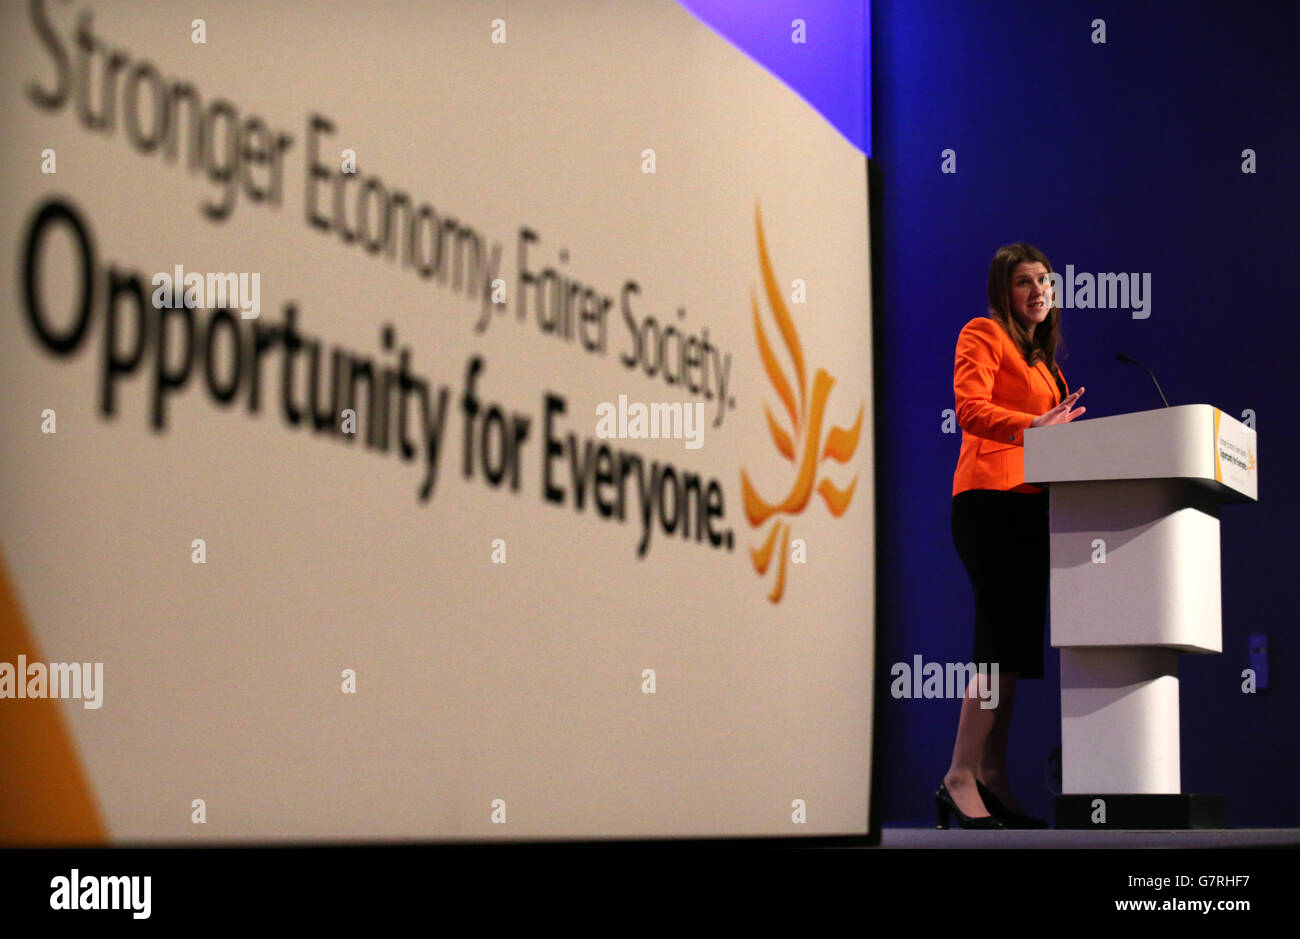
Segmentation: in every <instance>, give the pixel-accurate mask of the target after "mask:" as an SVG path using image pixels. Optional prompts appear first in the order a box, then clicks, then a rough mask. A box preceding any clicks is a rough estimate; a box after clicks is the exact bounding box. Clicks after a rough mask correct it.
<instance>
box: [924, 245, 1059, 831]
mask: <svg viewBox="0 0 1300 939" xmlns="http://www.w3.org/2000/svg"><path fill="white" fill-rule="evenodd" d="M1051 271H1052V266H1051V263H1050V262H1049V261H1048V260H1047V257H1046V256H1045V255H1044V254H1043V253H1042V252H1041V251H1039V250H1038V249H1037V248H1035V247H1033V246H1032V245H1027V244H1013V245H1007V246H1006V247H1004V248H1000V249H999V250H998V253H997V254H996V255H994V256H993V263H992V264H991V265H990V266H989V316H987V317H984V316H981V317H976V318H975V319H973V320H971V321H970V322H969V323H967V324H966V325H965V326H964V327H963V328H962V331H961V334H960V335H959V336H958V337H957V355H956V361H955V364H954V367H953V379H952V385H953V392H954V394H955V395H956V402H957V407H956V411H957V423H958V424H959V425H960V426H961V429H962V438H961V453H960V454H959V455H958V457H957V470H956V472H955V473H954V474H953V480H952V538H953V543H954V544H955V545H956V547H957V553H958V554H959V555H960V556H961V560H962V564H964V565H965V567H966V572H967V574H969V575H970V582H971V587H972V588H973V590H974V594H975V651H974V657H973V661H974V662H975V664H976V665H977V666H979V665H980V663H984V664H985V665H991V664H992V663H994V662H996V663H998V674H997V678H996V679H994V678H993V677H992V673H991V672H990V673H989V675H988V677H987V678H985V679H984V686H985V687H984V689H983V694H984V695H985V696H986V697H988V696H990V695H996V697H992V700H993V701H996V702H997V707H994V708H984V707H981V706H980V705H981V701H982V700H984V699H983V698H981V691H980V681H981V679H980V678H979V677H978V676H977V677H976V678H974V679H973V680H972V681H971V683H970V685H969V686H968V687H967V688H966V692H965V696H964V697H963V699H962V704H961V717H960V719H959V720H958V723H957V742H956V745H955V746H954V747H953V753H952V765H951V766H950V767H949V768H948V772H947V774H946V775H945V776H944V778H943V782H942V783H940V784H939V789H938V791H937V792H936V793H935V796H934V798H935V805H936V808H937V810H938V815H939V827H940V828H947V827H948V821H949V818H950V816H951V815H955V816H956V817H957V821H958V823H959V824H960V825H961V827H963V828H1046V827H1047V823H1046V822H1044V821H1041V820H1039V819H1034V818H1029V817H1028V816H1026V815H1023V814H1021V812H1020V806H1019V804H1018V803H1017V802H1016V799H1015V797H1014V796H1013V795H1012V794H1011V786H1010V784H1009V781H1008V780H1007V774H1006V752H1007V736H1008V733H1009V731H1010V729H1011V709H1012V705H1013V703H1014V694H1015V687H1016V679H1017V678H1042V677H1043V639H1044V632H1045V626H1046V622H1047V583H1048V537H1047V493H1046V492H1045V491H1044V490H1042V489H1039V488H1038V487H1036V486H1031V485H1029V484H1027V483H1026V482H1025V451H1024V445H1025V442H1024V432H1025V428H1027V427H1041V426H1043V425H1046V424H1063V423H1066V422H1068V421H1072V420H1074V419H1075V418H1076V417H1078V416H1079V415H1080V414H1082V413H1083V412H1084V410H1085V409H1084V408H1077V409H1074V410H1071V408H1072V407H1073V405H1074V403H1075V402H1076V401H1078V400H1079V396H1080V395H1081V394H1083V388H1079V390H1078V391H1075V392H1074V393H1073V394H1069V393H1068V392H1069V389H1068V388H1067V386H1066V384H1065V378H1064V376H1062V374H1061V370H1060V368H1059V367H1057V364H1056V349H1057V345H1058V343H1059V342H1060V340H1061V311H1060V309H1059V308H1057V307H1056V306H1055V304H1054V301H1055V297H1054V296H1053V295H1052V284H1051V278H1050V277H1049V276H1048V275H1049V274H1050V273H1051ZM993 683H996V687H989V686H990V684H993Z"/></svg>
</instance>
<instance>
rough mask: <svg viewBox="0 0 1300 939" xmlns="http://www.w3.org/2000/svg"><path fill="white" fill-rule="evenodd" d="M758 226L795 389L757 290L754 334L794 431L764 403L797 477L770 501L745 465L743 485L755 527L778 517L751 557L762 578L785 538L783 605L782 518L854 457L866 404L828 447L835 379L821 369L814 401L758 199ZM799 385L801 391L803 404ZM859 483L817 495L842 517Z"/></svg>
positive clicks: (833, 433)
mask: <svg viewBox="0 0 1300 939" xmlns="http://www.w3.org/2000/svg"><path fill="white" fill-rule="evenodd" d="M754 226H755V229H756V230H757V232H758V261H759V266H760V267H761V268H762V272H763V292H764V294H765V296H766V298H767V302H768V305H769V306H770V307H771V309H772V316H773V318H774V319H775V320H776V325H777V329H778V330H779V331H780V333H781V339H782V341H783V342H784V343H785V347H786V349H787V351H788V352H789V353H790V359H791V361H792V362H793V364H794V378H795V381H794V384H795V388H794V389H792V388H791V386H790V384H791V383H790V381H789V379H788V378H787V377H786V374H785V372H784V371H783V370H782V368H781V366H780V364H779V363H778V362H777V360H776V356H775V355H774V354H773V352H772V345H771V343H769V342H768V339H767V333H766V332H765V331H764V330H763V320H762V317H760V316H759V312H758V295H757V294H756V293H755V292H754V290H753V289H752V288H751V289H750V293H749V295H750V305H751V306H752V308H753V311H754V337H755V339H756V340H757V342H758V353H759V356H760V357H761V358H762V360H763V370H764V371H765V372H767V377H768V379H769V380H771V382H772V388H773V390H774V391H775V392H776V395H777V397H778V398H780V399H781V403H782V404H783V405H784V406H785V412H786V414H787V415H788V416H789V418H790V425H789V426H790V429H789V430H786V428H785V427H783V426H782V424H781V422H780V421H779V420H777V418H776V416H775V415H773V414H772V411H771V409H770V408H769V407H768V406H767V403H766V402H764V404H763V413H764V414H765V415H766V416H767V427H768V430H769V431H770V432H771V434H772V442H773V443H774V444H776V449H777V450H778V451H780V453H781V455H782V456H784V457H785V458H786V459H787V460H789V461H790V463H791V464H792V465H793V467H794V470H795V476H794V482H793V483H792V484H791V486H790V491H789V492H788V493H787V494H786V496H785V498H784V499H782V500H781V501H780V502H768V501H766V500H765V499H763V498H762V496H760V495H759V494H758V492H757V491H756V490H755V489H754V486H753V484H752V483H751V482H750V481H749V475H748V474H747V473H746V472H745V470H744V468H743V467H742V468H741V470H740V488H741V493H742V494H743V496H744V500H745V516H746V517H747V518H748V519H749V524H750V527H752V528H759V527H761V526H762V525H764V524H765V523H766V522H767V521H768V519H770V518H772V517H774V516H776V517H777V518H776V522H775V524H773V525H772V529H771V531H770V532H769V533H768V535H767V537H766V538H765V539H764V541H763V543H762V545H761V546H760V547H758V548H750V549H749V555H750V559H751V560H752V561H753V563H754V570H755V571H757V573H758V575H759V576H760V577H762V576H764V575H766V574H767V569H768V567H769V566H770V565H771V563H772V555H773V553H774V551H775V548H776V544H777V539H778V538H780V541H781V550H780V552H779V556H780V563H779V565H778V567H777V572H776V586H775V587H773V588H772V592H771V593H770V594H768V596H767V598H768V599H769V600H770V601H772V602H773V603H780V602H781V597H782V596H783V595H784V594H785V567H786V564H787V562H788V561H789V551H790V523H789V522H788V521H785V520H784V519H783V518H781V517H780V516H786V515H790V516H793V515H798V514H800V513H801V512H803V510H804V508H805V507H806V506H807V505H808V500H809V498H811V496H812V493H813V483H814V481H815V479H816V476H817V469H818V467H819V466H820V465H821V464H822V463H823V462H825V460H826V458H827V457H829V458H831V459H833V460H835V461H836V462H837V463H846V462H848V461H849V459H850V458H852V456H853V454H854V452H855V451H856V450H857V448H858V437H859V435H860V434H861V433H862V414H863V411H864V409H865V407H866V405H865V404H863V405H859V406H858V419H857V420H856V421H854V422H853V426H852V427H850V428H848V429H847V430H845V429H844V428H841V427H834V426H832V427H831V428H830V431H829V432H828V433H827V434H826V443H825V446H823V445H822V418H823V416H824V414H825V411H826V399H827V398H828V397H829V396H830V393H831V387H832V386H833V385H834V384H835V379H834V378H832V377H831V375H830V374H829V373H828V372H827V371H826V370H825V369H824V368H819V369H817V372H816V374H814V375H813V381H812V395H811V400H810V397H809V394H808V375H807V369H806V368H805V366H804V358H803V347H802V345H801V344H800V342H799V334H798V332H796V330H795V328H794V320H793V319H792V318H791V316H790V311H789V310H788V309H787V308H786V305H785V300H784V299H783V298H782V296H781V290H780V288H779V287H778V285H777V280H776V274H774V273H773V271H772V262H771V259H770V258H768V255H767V241H766V239H765V238H764V237H763V217H762V214H761V213H760V212H759V208H758V203H757V202H755V203H754ZM796 389H797V392H798V395H799V399H798V402H797V403H796V401H795V393H796ZM857 484H858V478H857V476H856V475H855V476H854V477H853V480H852V481H851V482H850V483H849V485H848V488H846V489H841V488H839V487H838V486H836V485H835V484H834V483H832V482H831V481H830V480H829V479H822V480H821V482H820V483H818V484H817V487H816V488H817V494H818V495H819V496H821V497H822V500H823V501H825V503H826V507H827V508H828V509H829V510H830V513H831V515H832V516H834V517H835V518H839V517H840V516H841V515H843V514H844V511H845V509H847V508H848V507H849V503H850V502H852V501H853V490H854V489H855V488H856V487H857Z"/></svg>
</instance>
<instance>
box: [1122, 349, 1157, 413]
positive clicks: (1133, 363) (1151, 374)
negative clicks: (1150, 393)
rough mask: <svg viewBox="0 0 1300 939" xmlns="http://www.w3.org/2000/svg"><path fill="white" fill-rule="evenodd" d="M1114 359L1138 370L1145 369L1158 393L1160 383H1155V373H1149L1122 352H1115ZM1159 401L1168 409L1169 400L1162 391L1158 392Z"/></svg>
mask: <svg viewBox="0 0 1300 939" xmlns="http://www.w3.org/2000/svg"><path fill="white" fill-rule="evenodd" d="M1115 358H1117V359H1119V360H1120V361H1121V362H1128V363H1129V364H1130V365H1136V366H1138V367H1139V368H1142V369H1145V370H1146V373H1147V374H1148V375H1150V376H1151V380H1152V381H1153V382H1155V385H1156V391H1160V382H1158V381H1156V373H1155V372H1153V371H1151V369H1149V368H1147V367H1146V366H1145V365H1143V364H1142V363H1141V362H1139V361H1138V360H1137V359H1134V358H1130V357H1129V356H1127V355H1125V354H1124V353H1123V352H1116V353H1115ZM1160 400H1161V401H1163V402H1164V403H1165V407H1169V399H1168V398H1166V397H1165V393H1164V392H1163V391H1160Z"/></svg>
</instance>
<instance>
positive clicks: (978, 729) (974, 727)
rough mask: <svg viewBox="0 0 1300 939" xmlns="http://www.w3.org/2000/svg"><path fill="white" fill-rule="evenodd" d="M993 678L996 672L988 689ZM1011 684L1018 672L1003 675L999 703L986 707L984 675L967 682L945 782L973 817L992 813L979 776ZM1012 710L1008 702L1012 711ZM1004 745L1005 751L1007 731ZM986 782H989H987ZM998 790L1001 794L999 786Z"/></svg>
mask: <svg viewBox="0 0 1300 939" xmlns="http://www.w3.org/2000/svg"><path fill="white" fill-rule="evenodd" d="M991 680H992V676H986V677H985V678H984V683H985V689H984V690H985V691H986V692H987V691H991V690H992V689H990V688H988V684H989V683H990V682H991ZM1008 686H1010V687H1014V686H1015V676H1014V675H999V676H998V690H997V694H998V695H999V697H998V699H997V700H998V707H996V708H982V707H980V703H981V701H983V700H984V698H981V697H980V678H979V676H978V675H977V676H975V677H974V678H972V679H971V681H970V684H969V685H967V686H966V695H965V697H963V698H962V702H961V717H960V718H959V719H958V721H957V742H956V744H955V745H954V746H953V749H952V765H951V766H949V767H948V772H947V774H946V775H945V776H944V777H943V782H944V785H946V786H947V787H948V793H949V794H950V795H951V796H952V800H953V801H954V802H956V803H957V808H959V809H961V810H962V811H963V812H965V813H966V814H967V815H970V816H971V817H973V818H979V817H981V816H984V815H988V814H990V813H989V810H988V808H987V807H986V806H985V805H984V800H983V799H981V798H980V795H979V790H978V789H976V788H975V780H976V779H977V778H978V779H981V780H982V779H983V778H984V777H983V776H981V775H979V774H980V772H981V769H982V767H983V766H984V753H985V749H986V747H987V744H988V740H989V738H990V736H991V735H992V732H993V730H994V728H995V726H996V724H997V720H998V712H999V711H1001V710H1002V707H1003V706H1004V703H1005V702H1004V699H1003V698H1002V697H1001V695H1003V694H1005V693H1006V690H1005V689H1007V688H1008ZM1010 711H1011V709H1010V707H1009V706H1008V707H1007V714H1008V715H1009V714H1010ZM1001 747H1002V751H1003V753H1004V755H1005V752H1006V739H1005V732H1004V735H1003V740H1002V743H1001ZM985 785H988V783H987V782H985ZM990 788H992V787H990ZM994 793H995V794H997V790H996V789H995V790H994Z"/></svg>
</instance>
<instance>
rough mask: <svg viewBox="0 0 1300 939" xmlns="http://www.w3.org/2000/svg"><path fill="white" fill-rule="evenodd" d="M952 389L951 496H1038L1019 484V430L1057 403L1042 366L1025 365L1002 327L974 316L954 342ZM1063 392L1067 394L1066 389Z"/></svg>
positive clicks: (1021, 458) (1053, 383)
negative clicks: (957, 433)
mask: <svg viewBox="0 0 1300 939" xmlns="http://www.w3.org/2000/svg"><path fill="white" fill-rule="evenodd" d="M1058 370H1059V366H1058ZM1061 381H1062V382H1064V381H1065V375H1064V374H1062V375H1061ZM952 390H953V394H954V396H955V397H956V401H957V409H956V410H957V424H958V425H959V426H960V427H961V453H959V454H958V456H957V471H956V472H955V473H953V476H952V494H953V495H954V496H955V495H957V493H959V492H965V491H966V490H967V489H1011V490H1014V491H1016V492H1042V491H1043V490H1041V489H1039V488H1038V487H1037V486H1031V485H1029V484H1028V483H1026V482H1025V428H1027V427H1028V426H1029V423H1030V421H1032V420H1033V419H1034V418H1035V417H1037V416H1038V415H1039V414H1042V413H1043V412H1044V411H1047V410H1049V409H1051V408H1053V407H1055V406H1056V405H1058V404H1060V403H1061V390H1060V389H1059V388H1057V387H1056V379H1054V378H1053V377H1052V373H1051V371H1050V370H1048V368H1047V365H1046V363H1044V362H1035V363H1034V365H1033V366H1032V367H1031V366H1029V365H1026V364H1025V359H1024V356H1022V355H1021V354H1020V350H1019V349H1017V348H1016V344H1015V343H1014V342H1012V340H1011V337H1010V336H1009V335H1008V334H1007V331H1006V330H1005V329H1003V328H1002V325H1001V324H1000V323H999V322H998V321H997V320H995V319H993V318H992V317H988V316H978V317H976V318H975V319H973V320H971V321H970V322H969V323H967V324H966V325H965V326H963V327H962V330H961V334H960V335H959V336H958V337H957V358H956V362H955V363H954V365H953V372H952ZM1065 393H1066V394H1067V395H1068V394H1069V393H1070V389H1069V386H1068V385H1067V386H1066V389H1065Z"/></svg>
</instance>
